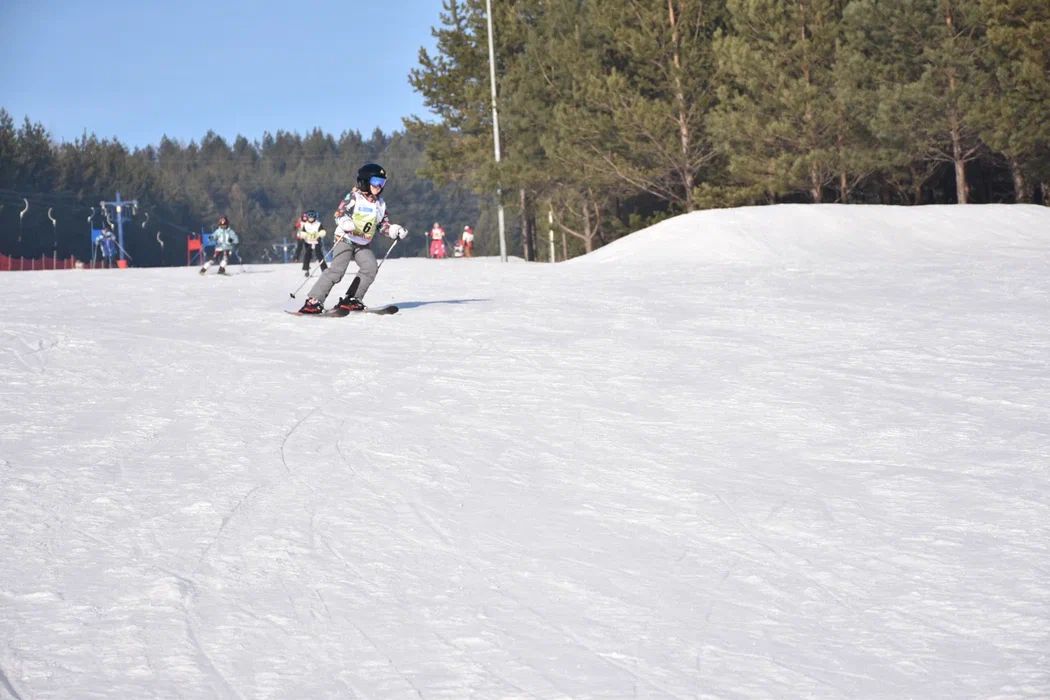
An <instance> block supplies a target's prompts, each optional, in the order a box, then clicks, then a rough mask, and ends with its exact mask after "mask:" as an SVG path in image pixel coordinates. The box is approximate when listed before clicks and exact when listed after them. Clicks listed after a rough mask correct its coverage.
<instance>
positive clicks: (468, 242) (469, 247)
mask: <svg viewBox="0 0 1050 700" xmlns="http://www.w3.org/2000/svg"><path fill="white" fill-rule="evenodd" d="M459 240H460V241H462V243H463V257H465V258H473V257H474V229H472V228H471V227H470V226H464V227H463V235H462V236H460V239H459Z"/></svg>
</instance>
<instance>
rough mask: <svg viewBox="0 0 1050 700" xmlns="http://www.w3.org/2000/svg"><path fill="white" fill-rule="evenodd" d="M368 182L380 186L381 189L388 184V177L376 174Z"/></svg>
mask: <svg viewBox="0 0 1050 700" xmlns="http://www.w3.org/2000/svg"><path fill="white" fill-rule="evenodd" d="M368 184H369V185H371V186H372V187H379V188H380V189H382V187H383V185H385V184H386V178H385V177H379V176H378V175H376V176H373V177H372V178H370V179H369V180H368Z"/></svg>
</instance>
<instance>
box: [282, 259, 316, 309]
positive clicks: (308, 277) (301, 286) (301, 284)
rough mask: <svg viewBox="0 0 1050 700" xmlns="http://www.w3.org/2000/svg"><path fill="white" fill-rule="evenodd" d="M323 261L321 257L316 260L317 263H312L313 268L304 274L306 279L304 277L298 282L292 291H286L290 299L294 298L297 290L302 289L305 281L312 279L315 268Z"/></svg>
mask: <svg viewBox="0 0 1050 700" xmlns="http://www.w3.org/2000/svg"><path fill="white" fill-rule="evenodd" d="M303 254H304V255H305V253H303ZM323 262H324V258H321V259H320V260H318V261H317V264H316V265H314V269H312V270H310V274H309V275H307V276H306V279H304V280H303V281H302V282H300V283H299V286H298V287H296V288H295V291H294V292H288V296H290V297H291V298H292V299H294V298H295V295H296V294H297V293H298V292H299V290H300V289H302V288H303V287H304V286H305V285H306V283H307V282H309V281H310V280H311V279H313V276H314V273H315V272H317V268H319V267H321V263H323Z"/></svg>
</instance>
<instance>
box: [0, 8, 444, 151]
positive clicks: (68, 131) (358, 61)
mask: <svg viewBox="0 0 1050 700" xmlns="http://www.w3.org/2000/svg"><path fill="white" fill-rule="evenodd" d="M440 12H441V0H389V1H386V2H368V1H367V0H366V1H364V2H362V1H360V0H343V1H342V2H335V1H330V0H285V1H283V2H281V1H274V0H254V1H253V2H248V1H247V0H230V1H223V0H212V1H211V2H207V1H202V0H180V1H179V2H177V3H176V2H156V3H154V2H142V1H141V0H139V1H138V2H129V1H127V0H97V1H96V2H84V1H82V0H66V1H64V2H63V1H60V0H59V1H56V0H0V31H2V34H3V37H4V40H3V42H0V107H3V108H4V109H6V110H7V111H8V112H9V113H10V114H11V115H12V116H13V117H14V119H15V122H16V124H21V122H22V120H23V118H24V117H26V116H28V117H29V118H30V119H31V120H32V121H33V122H39V123H41V124H43V125H44V127H46V128H47V129H48V131H49V132H50V133H51V135H52V137H53V138H55V139H56V140H58V141H70V140H73V139H76V138H77V137H79V136H80V135H81V134H83V133H85V132H87V133H92V132H93V133H95V134H96V135H97V136H99V137H104V138H114V137H115V138H117V139H119V140H120V141H122V142H123V143H125V144H127V145H129V146H145V145H148V144H156V143H157V142H159V141H160V138H161V136H163V135H165V134H166V135H167V136H169V137H171V138H177V139H180V140H182V141H189V140H197V141H199V140H200V138H201V137H202V136H204V135H205V134H206V133H207V132H208V130H212V131H215V132H216V133H218V134H219V135H221V136H223V137H226V138H229V139H232V138H233V137H235V136H236V135H237V134H242V135H244V136H246V137H248V138H249V139H250V140H255V139H259V138H261V137H262V135H263V133H264V132H266V131H269V132H271V133H273V132H276V131H278V130H285V131H297V132H300V133H305V132H307V131H309V130H310V129H312V128H314V127H320V128H321V129H322V130H324V131H326V132H329V133H332V134H335V135H338V134H340V133H342V132H343V131H350V130H356V131H360V132H361V133H363V134H364V135H366V136H367V135H368V134H370V133H371V132H372V130H373V129H375V128H376V127H379V128H381V129H382V130H383V131H385V132H388V133H389V132H391V131H394V130H398V129H401V128H402V127H401V118H402V117H404V116H408V115H411V114H415V115H418V116H423V117H428V116H429V115H428V113H427V112H426V109H425V107H424V106H423V101H422V99H421V98H420V96H419V95H418V94H417V93H416V92H415V91H413V89H412V87H411V86H410V85H409V84H408V73H409V71H410V70H411V69H412V68H414V67H416V66H417V65H418V53H419V49H420V47H427V48H428V49H432V48H433V46H434V41H433V38H432V37H431V34H430V30H431V27H433V26H436V25H438V24H439V22H440V18H439V15H440Z"/></svg>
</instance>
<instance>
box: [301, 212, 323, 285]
mask: <svg viewBox="0 0 1050 700" xmlns="http://www.w3.org/2000/svg"><path fill="white" fill-rule="evenodd" d="M303 216H304V217H305V219H303V220H302V221H301V223H300V224H299V230H298V231H297V232H296V234H295V235H296V238H298V239H299V242H300V243H302V244H303V272H304V273H305V274H306V276H307V277H309V276H310V258H311V257H316V258H317V259H318V260H319V261H320V263H321V271H322V272H324V271H325V270H327V269H328V264H327V263H325V261H324V246H323V245H321V239H322V238H324V237H325V234H326V233H327V231H325V230H324V225H323V224H322V223H321V221H320V220H319V219H318V218H317V212H316V211H314V210H313V209H311V210H310V211H308V212H306V213H305V214H303Z"/></svg>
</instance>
